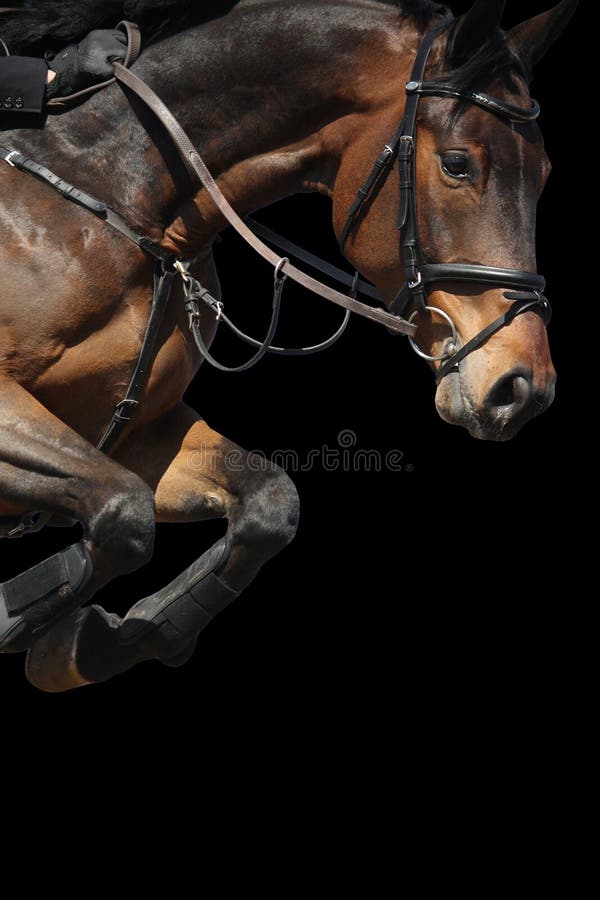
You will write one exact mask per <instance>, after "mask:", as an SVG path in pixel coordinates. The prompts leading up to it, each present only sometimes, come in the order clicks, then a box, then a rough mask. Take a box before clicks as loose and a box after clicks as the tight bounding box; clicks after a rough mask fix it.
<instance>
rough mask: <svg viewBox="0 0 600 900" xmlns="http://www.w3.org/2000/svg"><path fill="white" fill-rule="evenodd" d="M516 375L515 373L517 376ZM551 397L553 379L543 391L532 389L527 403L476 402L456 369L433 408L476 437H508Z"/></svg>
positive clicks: (544, 405)
mask: <svg viewBox="0 0 600 900" xmlns="http://www.w3.org/2000/svg"><path fill="white" fill-rule="evenodd" d="M518 378H519V376H518V375H517V376H515V379H518ZM553 400H554V383H552V384H551V385H550V387H549V388H548V390H547V391H545V392H533V393H532V394H531V397H530V398H529V399H528V402H527V403H526V404H521V405H518V404H516V403H514V402H513V403H506V404H493V405H492V404H490V403H489V402H487V398H486V401H484V403H483V404H482V405H481V406H479V405H478V404H476V403H475V402H474V400H473V398H472V397H471V396H470V395H469V392H468V391H467V390H466V389H465V386H464V384H462V383H461V379H460V376H459V375H458V373H451V374H450V375H448V377H447V378H445V379H444V381H443V382H442V383H441V384H440V386H439V388H438V391H437V394H436V408H437V411H438V413H439V415H440V416H441V418H442V419H443V420H444V421H445V422H448V423H449V424H450V425H457V426H459V427H461V428H465V429H466V430H467V431H468V432H469V434H470V435H471V437H473V438H475V439H476V440H479V441H493V442H495V443H501V442H504V441H510V440H512V438H514V437H516V435H517V434H518V433H519V432H520V431H521V429H522V428H523V426H524V425H526V424H527V423H528V422H531V421H532V419H535V418H537V416H539V415H541V414H542V413H543V412H545V411H546V410H547V409H548V408H549V406H550V405H551V404H552V402H553Z"/></svg>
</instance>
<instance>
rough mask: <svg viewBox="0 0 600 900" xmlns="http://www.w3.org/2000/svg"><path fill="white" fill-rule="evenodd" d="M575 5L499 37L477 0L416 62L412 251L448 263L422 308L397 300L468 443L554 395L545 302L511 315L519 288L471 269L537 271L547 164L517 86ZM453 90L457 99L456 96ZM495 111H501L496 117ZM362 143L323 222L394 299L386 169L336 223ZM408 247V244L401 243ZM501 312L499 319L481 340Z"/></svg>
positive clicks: (502, 436) (444, 406)
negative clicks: (422, 76) (363, 201)
mask: <svg viewBox="0 0 600 900" xmlns="http://www.w3.org/2000/svg"><path fill="white" fill-rule="evenodd" d="M576 5H577V2H576V0H563V2H562V3H559V4H558V6H556V7H554V8H553V9H551V10H550V11H549V12H546V13H544V14H542V15H539V16H536V17H535V18H533V19H530V20H528V21H526V22H524V23H522V24H521V25H519V26H518V27H516V28H514V29H512V30H511V31H510V32H508V33H506V32H503V31H502V30H501V29H500V18H501V15H502V12H503V7H504V2H502V0H494V2H484V0H478V2H476V3H475V4H474V5H473V7H472V8H471V10H470V11H469V12H467V13H466V14H465V15H463V16H462V17H460V18H459V19H458V20H456V21H455V22H453V23H452V24H451V25H450V26H449V27H448V28H443V27H441V28H440V36H439V39H437V40H436V42H435V44H434V45H433V47H432V51H431V56H430V61H429V67H428V70H427V78H428V79H431V78H433V79H434V81H429V82H427V83H425V85H426V86H427V84H429V85H430V86H431V89H430V91H428V90H427V89H426V87H425V89H424V90H423V93H424V94H427V93H430V96H426V97H423V98H422V99H421V102H420V104H419V107H418V117H417V118H416V123H415V134H414V145H415V146H414V163H413V164H414V174H413V176H412V178H413V184H412V187H413V189H414V194H415V214H414V218H415V220H416V221H415V222H414V223H413V225H414V231H415V232H416V241H417V257H418V256H419V253H422V257H423V258H422V260H421V263H422V264H423V266H424V267H425V268H427V266H428V264H429V266H430V267H431V268H435V265H434V266H431V264H438V265H439V264H440V263H441V264H445V265H448V264H449V268H450V271H449V272H447V274H446V275H445V277H444V278H439V277H438V278H437V280H436V283H434V284H430V285H429V286H428V291H427V294H426V295H425V294H424V296H425V297H426V301H425V303H426V305H425V303H422V304H421V306H420V307H419V306H417V307H415V306H414V305H413V307H412V308H410V307H407V309H408V312H410V313H412V318H413V321H414V322H416V323H417V324H418V326H419V329H418V338H417V349H419V350H420V352H421V354H422V355H425V356H426V358H429V359H430V360H431V361H432V365H433V366H434V367H435V368H436V369H437V372H438V388H437V394H436V406H437V409H438V412H439V414H440V415H441V417H442V418H443V419H445V420H446V421H448V422H450V423H452V424H456V425H462V426H464V427H465V428H467V429H468V430H469V432H470V433H471V434H472V435H473V436H474V437H477V438H483V439H488V440H506V439H508V438H511V437H512V436H514V435H515V434H516V433H517V432H518V431H519V429H520V428H521V427H522V426H523V425H524V424H525V423H526V422H527V421H529V420H530V419H532V418H533V417H534V416H536V415H538V414H539V413H541V412H543V411H544V410H545V409H547V408H548V406H550V404H551V403H552V400H553V398H554V389H555V382H556V373H555V370H554V367H553V364H552V360H551V356H550V349H549V345H548V339H547V333H546V327H545V326H546V321H545V316H544V315H539V314H537V313H539V312H544V313H545V312H547V310H548V309H549V305H544V303H543V302H541V301H540V304H539V305H536V304H532V305H530V306H528V307H527V308H526V309H525V313H526V314H525V313H524V314H521V315H517V316H515V317H514V318H513V317H512V313H511V312H510V310H511V309H512V307H513V305H514V303H515V302H520V303H521V305H524V300H526V299H527V295H523V297H524V299H521V301H519V299H518V298H519V296H521V295H520V294H519V292H518V291H514V289H513V291H512V292H511V291H507V285H506V283H502V284H499V285H498V286H496V285H494V284H492V283H482V280H481V276H480V273H484V272H485V270H484V269H482V268H481V267H486V269H489V268H490V267H494V268H496V269H500V270H501V271H503V272H506V271H507V270H509V271H515V272H519V273H522V275H524V276H525V277H526V278H530V276H529V275H527V273H535V272H536V254H535V229H536V206H537V202H538V200H539V198H540V195H541V192H542V190H543V188H544V185H545V183H546V180H547V178H548V175H549V172H550V168H551V167H550V162H549V160H548V157H547V155H546V153H545V151H544V146H543V141H542V136H541V132H540V130H539V127H538V126H537V124H536V122H535V121H534V117H535V113H536V112H537V108H536V104H535V102H534V101H532V99H531V97H530V96H529V91H528V82H529V78H530V74H531V71H532V69H533V66H534V65H535V64H536V63H537V62H538V61H539V60H540V59H541V58H542V56H543V55H544V54H545V52H546V51H547V50H548V49H549V47H550V46H551V45H552V44H553V43H554V41H555V40H556V39H557V38H558V36H559V35H560V33H561V32H562V30H563V28H564V27H565V26H566V24H567V22H568V21H569V19H570V18H571V15H572V14H573V12H574V10H575V7H576ZM442 24H443V23H442ZM413 71H414V70H413ZM409 90H410V85H409ZM483 91H485V92H486V93H485V94H483V95H482V92H483ZM452 92H454V93H455V94H457V93H458V94H460V97H459V98H458V99H454V98H453V96H452ZM490 97H491V98H494V100H495V101H497V102H496V106H495V107H494V105H493V103H492V104H490V103H489V99H490ZM486 98H487V100H486ZM465 99H466V100H469V101H471V102H465ZM409 102H410V101H409ZM503 110H504V113H507V111H508V113H507V114H506V115H503V114H500V115H498V114H494V113H497V112H498V111H500V113H502V111H503ZM530 110H533V111H534V112H533V114H532V115H531V116H529V119H527V118H523V121H521V120H520V119H521V118H522V116H521V113H522V114H523V117H527V116H528V115H529V111H530ZM511 111H512V114H511ZM404 124H406V122H405V123H404ZM367 145H369V147H370V150H367ZM372 147H373V144H372V133H370V134H365V135H364V136H363V138H362V139H359V140H357V141H356V142H355V143H354V144H353V145H352V150H351V152H349V153H348V154H347V156H346V157H345V159H344V160H343V162H342V165H341V167H340V170H339V173H338V178H337V180H336V184H335V190H334V195H333V199H334V223H335V225H336V228H337V233H338V236H341V243H342V244H344V249H345V252H346V255H347V256H348V258H349V259H350V260H351V261H352V263H353V264H354V265H356V266H357V268H358V269H359V270H361V271H362V272H363V273H364V274H365V275H367V276H368V277H369V278H370V279H371V280H372V281H374V282H375V284H376V285H377V287H378V289H379V290H380V293H381V294H382V296H383V297H385V298H386V301H387V302H388V304H389V305H393V303H394V298H395V297H396V295H397V293H398V289H399V286H400V285H401V284H402V283H403V282H404V281H406V280H409V281H410V278H411V273H410V272H409V271H407V266H406V253H407V250H406V244H407V242H408V244H409V245H410V244H411V236H410V235H409V237H408V239H407V238H406V235H404V237H402V231H401V244H402V241H404V245H403V247H402V249H403V250H404V257H403V255H402V253H399V249H398V243H397V241H396V240H394V239H391V238H392V236H393V235H394V233H395V231H396V228H397V222H398V180H397V175H392V172H391V171H390V173H389V175H390V177H388V178H387V179H386V180H385V184H383V185H380V189H378V190H377V191H376V192H375V194H376V195H375V196H374V197H373V198H372V202H370V203H369V204H368V206H367V208H366V209H365V210H364V214H363V215H362V216H361V217H360V219H359V221H358V222H357V223H356V225H355V227H354V228H353V230H352V231H351V232H350V233H349V234H348V235H345V234H344V231H343V228H342V226H343V224H344V221H345V215H346V212H347V210H348V208H349V205H350V204H351V203H352V198H353V197H354V195H355V194H356V169H357V168H358V169H360V168H362V167H363V166H364V161H365V160H366V159H367V158H370V159H371V161H372V159H373V152H372ZM403 179H404V182H405V183H404V184H401V185H400V193H401V195H402V191H403V190H406V188H407V187H408V188H409V189H410V184H407V183H406V173H404V174H403V172H402V171H401V172H400V180H401V181H402V180H403ZM409 182H410V179H409ZM401 203H402V201H401ZM403 222H404V226H405V227H406V221H405V219H404V220H403ZM401 224H402V223H401ZM346 237H347V240H346ZM412 237H413V238H414V235H412ZM413 243H414V241H413ZM413 249H414V248H413ZM408 251H409V254H410V253H412V252H413V250H412V249H411V247H410V246H409V247H408ZM417 262H418V260H417ZM453 266H454V267H455V269H456V271H457V272H458V271H460V270H461V267H462V269H463V270H464V269H465V267H467V268H469V267H471V268H472V267H475V270H476V271H475V273H473V272H471V276H472V277H471V280H470V281H467V280H465V279H459V278H458V277H457V280H456V281H453V280H452V267H453ZM442 268H443V267H442ZM412 277H413V278H414V271H413V274H412ZM418 278H420V274H419V275H418ZM533 279H535V276H533ZM530 280H531V279H530ZM483 282H485V278H484V279H483ZM542 288H543V282H542ZM539 296H540V298H541V293H540V294H539ZM534 307H535V308H534ZM434 309H435V310H436V311H435V312H434V311H433V310H434ZM519 311H521V308H519ZM507 313H509V315H508V316H507ZM504 317H506V319H505V318H504ZM498 321H500V322H504V325H503V327H498V328H496V330H494V331H493V332H492V333H491V334H489V336H486V332H487V331H489V326H490V324H491V323H493V322H498ZM474 338H475V340H476V341H478V344H477V346H476V348H475V349H474V350H473V351H472V352H470V353H468V355H466V356H465V357H464V358H463V359H461V361H460V363H459V364H456V365H453V364H452V360H451V356H452V354H454V353H456V351H457V350H458V349H459V348H460V347H461V346H463V347H464V346H465V345H468V343H469V342H470V341H472V340H473V339H474ZM467 349H468V348H467ZM458 359H459V357H458V356H457V360H458ZM440 376H441V377H440Z"/></svg>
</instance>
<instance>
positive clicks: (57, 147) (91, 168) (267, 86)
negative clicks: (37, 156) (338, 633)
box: [27, 0, 416, 256]
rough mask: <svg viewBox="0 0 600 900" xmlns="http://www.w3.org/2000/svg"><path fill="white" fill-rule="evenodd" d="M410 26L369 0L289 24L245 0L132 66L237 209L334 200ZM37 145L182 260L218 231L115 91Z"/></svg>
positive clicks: (168, 152)
mask: <svg viewBox="0 0 600 900" xmlns="http://www.w3.org/2000/svg"><path fill="white" fill-rule="evenodd" d="M327 11H329V13H330V15H329V16H325V15H324V13H325V12H327ZM413 30H414V28H413V29H412V30H411V28H410V27H409V26H408V25H406V26H405V27H404V29H403V30H401V29H400V27H399V24H398V16H397V13H394V11H393V10H391V9H389V8H386V7H382V6H380V5H379V4H374V3H371V2H370V0H364V2H362V0H358V2H355V3H353V4H352V5H351V6H349V5H348V4H346V3H344V4H342V3H339V2H336V0H325V2H323V0H321V2H319V3H318V4H317V3H314V2H305V3H302V2H300V3H299V4H298V5H297V6H295V7H294V8H293V9H291V10H288V12H287V18H286V22H285V27H283V26H282V23H281V21H280V19H279V12H278V10H277V9H276V8H275V6H274V4H272V3H269V2H264V3H263V2H258V3H252V4H250V5H249V6H247V7H245V6H244V4H242V7H241V8H238V9H237V10H236V11H234V13H231V14H229V15H228V16H225V17H223V18H222V19H218V20H216V21H214V22H210V23H208V24H204V25H203V26H201V27H199V28H194V29H190V30H189V31H186V32H181V33H179V34H177V35H174V36H172V37H170V38H168V39H166V40H164V41H162V42H160V43H158V44H155V45H153V46H151V47H150V48H149V49H148V50H147V51H146V52H145V53H144V54H143V55H142V57H141V58H140V60H139V62H138V63H137V64H136V67H135V71H136V73H137V74H139V75H140V76H141V77H142V78H143V79H144V80H146V81H147V82H148V83H149V84H150V86H151V87H154V89H155V90H156V91H157V93H158V94H159V95H160V96H161V97H162V99H163V100H164V101H165V102H166V103H167V105H168V106H169V107H170V108H171V109H172V111H173V112H174V114H175V115H176V116H177V118H178V119H179V120H180V122H181V124H182V125H183V127H184V128H185V129H186V130H187V131H188V133H189V135H190V137H191V138H192V140H193V142H194V143H195V145H196V146H197V147H198V149H199V151H200V153H201V154H202V155H203V157H204V159H205V161H206V163H207V165H208V167H209V168H210V169H211V170H212V171H213V174H214V175H215V176H218V177H219V176H220V184H221V187H222V188H223V190H224V191H225V193H226V195H227V196H228V199H229V200H230V202H231V203H232V204H233V205H234V206H235V208H236V209H237V210H238V212H239V213H240V214H242V215H243V214H246V213H247V212H249V211H251V210H254V209H257V208H260V207H262V206H266V205H268V204H270V203H273V202H275V201H276V200H278V199H281V198H282V197H285V196H289V195H291V194H294V193H298V192H307V191H319V192H322V193H325V194H329V195H330V194H331V192H332V187H333V183H334V181H335V177H336V173H337V170H338V167H339V165H340V163H341V161H342V158H343V155H344V153H345V152H346V149H347V147H348V145H349V144H351V143H352V140H353V135H355V134H356V133H360V132H361V130H362V127H363V124H364V123H365V122H368V120H369V119H370V117H372V116H373V115H376V114H377V111H378V110H379V109H380V108H381V107H383V106H385V105H386V103H387V105H388V106H394V105H395V104H394V98H397V96H398V95H399V94H400V93H401V92H400V91H398V89H397V85H398V84H399V83H400V81H398V80H396V77H394V76H393V77H390V75H391V72H392V70H393V69H394V68H396V69H397V70H398V77H399V78H401V76H402V75H403V74H404V72H405V68H406V66H405V64H404V63H403V61H402V60H403V58H404V56H405V48H406V45H407V41H408V45H409V46H410V44H411V43H412V31H413ZM244 35H247V36H248V40H244ZM415 40H416V39H415ZM396 102H397V101H396ZM395 115H397V113H396V114H395ZM391 122H393V117H392V118H391V119H390V124H391ZM386 127H387V126H386ZM384 135H385V131H383V132H382V136H384ZM92 136H93V137H92ZM36 143H37V144H38V145H39V147H40V149H39V152H40V153H42V154H45V158H44V156H42V161H44V162H46V164H51V163H52V161H53V159H54V160H55V161H56V166H57V169H58V171H59V172H61V167H63V168H64V165H65V159H64V157H65V155H67V156H68V157H69V156H70V157H71V159H72V163H73V165H72V166H69V174H70V175H71V177H72V180H73V181H76V182H77V184H78V186H80V187H82V188H83V189H84V190H89V191H90V192H91V193H96V194H100V195H101V197H102V199H103V200H105V201H107V202H110V203H111V205H113V206H114V207H115V208H116V209H117V210H118V211H119V212H121V213H122V214H123V215H124V216H125V217H126V218H127V219H129V220H130V221H131V222H132V223H135V224H137V225H139V226H141V227H143V228H144V229H145V230H146V231H147V232H148V233H149V234H150V235H151V236H153V237H155V238H159V237H161V236H162V235H163V234H164V233H165V231H166V232H167V237H168V238H169V240H170V242H171V244H172V245H173V247H174V249H176V250H177V251H178V252H180V253H182V255H188V256H190V255H192V254H193V253H194V252H195V251H197V250H198V249H199V248H200V247H201V246H202V245H203V244H205V243H206V242H208V241H210V239H211V237H212V236H213V235H214V234H215V233H216V232H217V231H218V230H219V229H220V228H221V227H222V225H223V220H222V219H221V218H220V217H219V215H218V214H217V212H216V210H215V209H214V207H213V205H212V203H211V201H210V200H209V199H208V197H207V196H206V195H205V193H204V192H203V191H202V190H198V185H197V184H195V183H193V182H192V181H191V179H190V176H189V175H188V174H187V173H186V171H185V169H184V167H183V165H182V163H181V160H179V158H178V157H177V153H176V151H175V150H174V148H173V146H172V145H171V143H170V141H169V139H168V138H167V136H166V135H165V134H163V133H162V129H161V128H160V126H159V125H158V123H157V122H156V121H155V120H154V118H153V116H152V114H151V113H149V111H148V110H146V109H145V108H144V107H143V105H142V104H141V103H140V102H138V101H137V99H136V98H132V97H129V98H128V97H126V96H125V95H124V94H123V92H122V91H121V89H120V88H119V87H117V86H115V87H113V88H112V89H111V90H109V91H104V92H101V93H100V94H98V95H96V96H95V97H94V98H93V99H92V100H91V101H89V102H88V103H87V104H85V105H84V106H82V107H80V108H79V109H77V110H74V111H73V112H71V113H68V114H66V115H63V116H61V117H58V118H55V119H51V120H50V121H49V123H48V125H47V127H46V130H45V131H44V132H43V133H41V134H39V135H37V136H31V135H30V136H29V137H28V139H27V150H28V151H29V152H31V153H32V155H33V150H32V144H34V145H35V144H36ZM73 172H76V175H75V174H73ZM61 174H62V173H61ZM106 193H110V195H111V196H106Z"/></svg>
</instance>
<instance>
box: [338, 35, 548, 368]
mask: <svg viewBox="0 0 600 900" xmlns="http://www.w3.org/2000/svg"><path fill="white" fill-rule="evenodd" d="M450 21H452V20H450V19H443V20H442V21H440V22H439V23H438V24H437V25H435V26H434V27H433V28H432V29H431V30H430V31H428V32H427V34H426V35H425V37H424V38H423V40H422V42H421V45H420V47H419V50H418V52H417V56H416V59H415V62H414V66H413V70H412V74H411V77H410V80H409V81H408V83H407V85H406V94H407V100H406V107H405V110H404V116H403V118H402V121H401V123H400V125H399V127H398V128H397V129H396V131H395V133H394V136H393V137H392V139H391V140H390V141H389V143H388V144H386V146H385V148H384V150H383V152H382V153H381V154H380V155H379V156H378V158H377V160H376V162H375V164H374V166H373V168H372V170H371V172H370V174H369V177H368V178H367V180H366V181H365V183H364V184H363V185H362V187H361V188H360V190H359V191H358V194H357V196H356V199H355V200H354V203H353V204H352V206H351V207H350V210H349V212H348V217H347V219H346V222H345V224H344V227H343V229H342V232H341V235H340V246H341V248H342V251H343V249H344V247H345V245H346V242H347V241H348V238H349V237H350V234H351V233H352V232H353V231H354V230H355V229H356V227H357V226H358V224H359V218H360V216H361V214H362V213H363V212H364V211H365V209H366V208H367V206H368V204H369V203H371V201H372V200H373V198H374V197H375V195H376V193H377V191H379V190H380V189H381V187H382V186H383V184H384V183H385V180H386V178H387V177H388V175H389V174H390V172H391V170H392V168H393V166H394V164H395V161H396V159H397V160H398V164H399V168H400V209H399V214H398V229H399V232H400V243H401V250H402V257H403V261H404V269H405V276H406V283H405V284H404V285H403V287H402V288H401V290H400V292H399V293H398V295H397V297H396V299H395V300H394V303H393V305H392V312H394V313H395V314H396V315H398V316H401V315H403V314H404V313H405V311H406V310H407V309H408V308H409V307H411V306H412V307H413V309H414V311H413V313H412V315H411V316H410V319H409V321H410V322H414V321H415V320H416V319H417V317H418V316H420V315H421V314H422V313H427V312H428V313H435V314H437V315H439V316H441V318H442V319H443V320H444V321H445V322H446V323H447V324H448V325H449V326H450V328H451V330H452V337H451V339H449V340H448V341H446V345H445V349H444V352H443V353H442V354H441V355H439V356H430V355H429V354H427V353H425V352H424V351H423V350H422V349H421V348H420V347H419V346H418V345H417V343H416V341H415V340H414V338H413V337H411V336H409V341H410V343H411V346H412V347H413V349H414V350H415V351H416V352H417V353H418V354H419V356H421V357H423V358H424V359H426V360H428V361H430V362H438V361H439V362H442V363H443V365H442V366H440V368H439V369H438V371H437V373H436V381H437V383H438V384H439V383H440V381H441V380H442V379H443V378H445V376H446V375H448V374H449V373H450V372H452V371H455V370H456V369H457V368H458V365H459V363H460V362H462V360H464V359H465V358H466V357H467V356H469V354H471V353H473V352H474V351H475V350H478V349H479V348H480V347H481V346H482V345H483V344H484V343H485V342H486V341H487V340H489V338H490V337H491V336H492V335H493V334H495V333H496V332H497V331H500V329H501V328H504V327H505V326H506V325H508V324H509V323H510V322H512V321H513V320H514V319H515V318H516V317H517V316H520V315H522V314H523V313H526V312H537V313H539V314H540V315H541V316H542V318H543V319H544V322H545V323H546V325H547V324H548V323H549V321H550V316H551V306H550V302H549V301H548V300H547V298H546V297H545V296H544V294H543V291H544V288H545V286H546V282H545V279H544V278H543V277H542V276H541V275H538V274H537V273H535V272H524V271H521V270H519V269H503V268H497V267H495V266H484V265H470V264H467V263H429V262H427V261H426V257H425V253H424V251H423V246H422V243H421V239H420V235H419V224H418V215H417V181H416V165H415V160H416V143H417V112H418V109H419V101H420V99H421V97H425V96H429V97H447V98H450V99H452V100H462V101H465V102H467V103H472V104H475V105H476V106H479V107H481V108H482V109H484V110H486V111H487V112H489V113H492V114H493V115H496V116H499V117H500V118H502V119H505V120H506V121H509V122H533V121H535V119H537V117H538V116H539V114H540V107H539V104H538V103H537V102H535V101H533V105H532V106H531V107H529V108H526V109H524V108H522V107H520V106H515V105H514V104H512V103H505V102H504V101H502V100H497V99H495V98H494V97H490V96H489V95H488V94H484V93H481V92H479V91H461V90H456V89H455V88H453V87H451V86H447V85H445V84H440V83H436V82H435V81H424V80H423V79H424V77H425V69H426V66H427V61H428V59H429V55H430V53H431V49H432V47H433V44H434V41H435V40H436V38H437V37H438V36H439V34H440V33H441V31H442V30H443V29H444V28H446V27H447V26H448V24H449V22H450ZM441 282H444V283H446V284H447V283H451V284H456V283H459V284H460V283H463V284H471V285H472V284H479V285H490V286H492V287H500V288H508V289H509V290H507V291H505V293H504V296H505V297H506V299H507V300H512V301H514V302H513V304H512V306H511V307H510V309H509V310H508V311H507V312H506V313H505V314H504V315H502V316H500V318H498V319H496V320H495V321H494V322H492V323H490V324H489V325H488V326H487V327H486V328H484V329H483V330H482V331H480V332H479V334H477V335H475V337H473V338H471V340H469V341H468V342H467V343H465V344H463V345H462V346H461V347H459V336H458V332H457V329H456V327H455V325H454V323H453V322H452V319H451V318H450V317H449V316H448V314H447V313H446V312H444V310H441V309H438V308H436V307H433V306H430V305H428V292H427V288H428V286H429V285H433V284H439V283H441Z"/></svg>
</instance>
